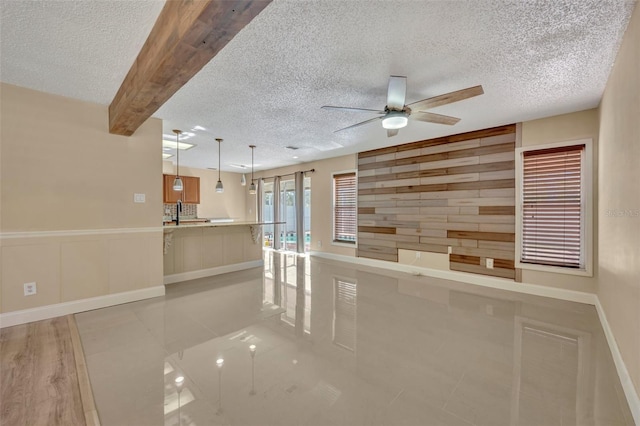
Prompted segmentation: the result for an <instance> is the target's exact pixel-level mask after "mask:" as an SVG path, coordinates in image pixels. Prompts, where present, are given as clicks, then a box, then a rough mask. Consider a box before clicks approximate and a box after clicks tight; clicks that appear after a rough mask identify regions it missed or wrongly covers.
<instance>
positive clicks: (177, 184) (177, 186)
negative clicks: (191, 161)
mask: <svg viewBox="0 0 640 426" xmlns="http://www.w3.org/2000/svg"><path fill="white" fill-rule="evenodd" d="M183 189H184V186H182V179H180V176H176V178H175V179H174V180H173V190H174V191H182V190H183Z"/></svg>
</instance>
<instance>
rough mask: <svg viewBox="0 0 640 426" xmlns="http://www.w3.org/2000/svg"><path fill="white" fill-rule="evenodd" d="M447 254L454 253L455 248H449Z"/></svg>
mask: <svg viewBox="0 0 640 426" xmlns="http://www.w3.org/2000/svg"><path fill="white" fill-rule="evenodd" d="M447 253H448V254H451V253H453V248H452V247H451V246H449V247H447Z"/></svg>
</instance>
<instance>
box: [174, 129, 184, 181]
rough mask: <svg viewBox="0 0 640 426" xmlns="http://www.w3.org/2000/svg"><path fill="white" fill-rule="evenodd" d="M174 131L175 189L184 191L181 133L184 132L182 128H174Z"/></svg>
mask: <svg viewBox="0 0 640 426" xmlns="http://www.w3.org/2000/svg"><path fill="white" fill-rule="evenodd" d="M173 133H175V134H176V164H177V167H176V178H175V179H174V180H173V190H174V191H178V192H180V191H182V190H183V189H184V186H183V185H182V179H180V147H179V145H180V141H179V138H180V134H181V133H182V131H181V130H178V129H173Z"/></svg>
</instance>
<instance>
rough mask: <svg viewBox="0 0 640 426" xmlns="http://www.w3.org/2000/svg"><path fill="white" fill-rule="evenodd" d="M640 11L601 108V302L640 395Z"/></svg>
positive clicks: (614, 69) (634, 17) (624, 43)
mask: <svg viewBox="0 0 640 426" xmlns="http://www.w3.org/2000/svg"><path fill="white" fill-rule="evenodd" d="M638 76H640V7H638V6H636V8H635V11H634V12H633V15H632V18H631V22H630V23H629V27H628V28H627V31H626V33H625V35H624V39H623V42H622V46H621V47H620V50H619V52H618V56H617V58H616V63H615V66H614V68H613V70H612V72H611V75H610V76H609V81H608V82H607V86H606V88H605V92H604V96H603V98H602V102H601V104H600V141H601V144H600V153H599V163H600V179H599V189H600V200H599V201H600V202H599V205H598V210H599V213H600V216H599V238H598V246H599V253H600V258H599V277H598V296H599V298H600V302H601V303H602V306H603V307H604V311H605V313H606V316H607V319H608V321H609V324H610V326H611V328H612V330H613V334H614V335H615V338H616V342H617V343H618V347H619V349H620V352H621V353H622V358H623V359H624V362H625V364H626V366H627V369H628V370H629V373H630V375H631V379H632V381H633V383H634V385H635V388H636V392H638V393H640V79H639V78H638Z"/></svg>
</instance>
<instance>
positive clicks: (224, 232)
mask: <svg viewBox="0 0 640 426" xmlns="http://www.w3.org/2000/svg"><path fill="white" fill-rule="evenodd" d="M262 225H263V223H258V222H213V223H212V222H197V223H186V224H180V225H177V226H176V225H165V226H164V227H163V231H164V262H163V264H164V284H171V283H175V282H180V281H185V280H190V279H196V278H203V277H207V276H212V275H218V274H224V273H227V272H233V271H238V270H242V269H249V268H254V267H259V266H262V246H261V244H260V235H261V227H262Z"/></svg>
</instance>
